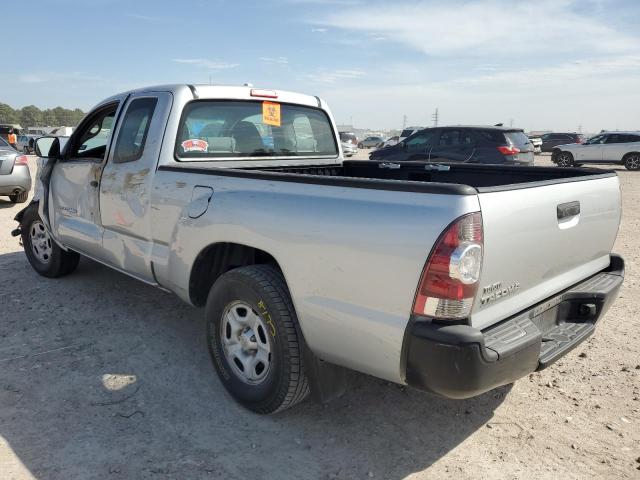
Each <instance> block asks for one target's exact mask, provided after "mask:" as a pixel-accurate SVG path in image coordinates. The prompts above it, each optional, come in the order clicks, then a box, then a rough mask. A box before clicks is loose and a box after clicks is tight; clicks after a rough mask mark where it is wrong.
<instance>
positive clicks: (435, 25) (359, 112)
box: [0, 0, 640, 132]
mask: <svg viewBox="0 0 640 480" xmlns="http://www.w3.org/2000/svg"><path fill="white" fill-rule="evenodd" d="M2 11H3V18H2V19H1V20H0V24H1V25H2V31H3V39H4V42H3V43H4V48H3V49H2V53H3V60H2V61H0V102H3V103H8V104H9V105H11V106H13V107H14V108H19V107H23V106H25V105H29V104H34V105H36V106H38V107H41V108H51V107H55V106H58V105H60V106H63V107H67V108H76V107H78V108H82V109H84V110H87V109H89V108H91V106H93V105H94V104H96V103H97V102H99V101H100V100H102V99H103V98H106V97H108V96H111V95H112V94H114V93H118V92H120V91H123V90H127V89H130V88H137V87H141V86H145V85H156V84H164V83H209V82H210V81H211V82H213V83H214V84H243V83H245V82H250V83H252V84H253V85H255V86H257V87H258V86H259V87H265V88H275V89H282V90H293V91H299V92H302V93H308V94H312V95H319V96H321V97H322V98H323V99H325V100H326V101H327V102H328V103H329V105H330V107H331V109H332V111H333V114H334V116H335V118H336V121H337V122H338V123H342V124H353V125H355V126H356V127H359V128H371V129H390V128H400V127H402V124H403V118H404V115H406V117H407V125H421V126H427V125H430V124H431V123H432V114H433V112H434V110H435V109H436V108H438V112H439V123H440V124H441V125H444V124H495V123H499V122H502V123H504V124H505V125H510V124H513V125H514V126H517V127H521V128H524V129H525V130H556V131H561V130H566V131H578V129H581V130H582V131H583V132H598V131H600V130H601V129H620V130H625V129H627V130H638V129H640V29H638V27H637V25H638V20H639V19H640V2H638V1H637V0H626V1H622V0H611V1H605V0H580V1H571V0H538V1H535V2H533V1H526V2H525V1H517V0H512V1H503V0H486V1H475V0H464V1H459V0H448V1H446V2H443V1H415V0H414V1H405V0H397V1H393V2H390V1H377V0H373V1H361V0H273V1H268V0H263V1H243V0H235V1H234V0H210V1H204V0H181V1H180V2H170V1H165V0H91V1H82V0H39V1H32V0H23V1H22V2H20V5H19V6H18V4H15V6H14V7H12V8H8V7H7V6H4V7H3V9H2ZM7 39H13V41H11V42H9V43H8V42H7Z"/></svg>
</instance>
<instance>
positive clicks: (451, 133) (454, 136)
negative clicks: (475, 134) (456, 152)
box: [440, 130, 460, 147]
mask: <svg viewBox="0 0 640 480" xmlns="http://www.w3.org/2000/svg"><path fill="white" fill-rule="evenodd" d="M455 145H460V131H458V130H445V131H444V132H442V135H440V146H441V147H452V146H455Z"/></svg>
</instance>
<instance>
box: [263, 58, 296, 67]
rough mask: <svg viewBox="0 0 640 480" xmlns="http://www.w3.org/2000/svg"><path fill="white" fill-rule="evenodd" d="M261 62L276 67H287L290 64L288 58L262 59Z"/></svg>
mask: <svg viewBox="0 0 640 480" xmlns="http://www.w3.org/2000/svg"><path fill="white" fill-rule="evenodd" d="M260 61H261V62H264V63H268V64H276V65H287V64H288V63H289V59H288V58H287V57H260Z"/></svg>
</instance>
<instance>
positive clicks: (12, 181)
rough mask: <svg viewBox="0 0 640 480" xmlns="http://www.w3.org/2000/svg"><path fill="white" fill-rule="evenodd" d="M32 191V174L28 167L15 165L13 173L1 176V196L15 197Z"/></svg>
mask: <svg viewBox="0 0 640 480" xmlns="http://www.w3.org/2000/svg"><path fill="white" fill-rule="evenodd" d="M29 190H31V174H30V173H29V167H27V166H26V165H14V167H13V171H12V172H11V173H9V174H7V175H0V195H13V194H14V193H16V192H18V193H20V192H28V191H29Z"/></svg>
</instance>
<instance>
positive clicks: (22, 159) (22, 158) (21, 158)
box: [13, 155, 29, 165]
mask: <svg viewBox="0 0 640 480" xmlns="http://www.w3.org/2000/svg"><path fill="white" fill-rule="evenodd" d="M13 164H14V165H29V159H28V158H27V156H26V155H18V156H17V157H16V159H15V160H14V162H13Z"/></svg>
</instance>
